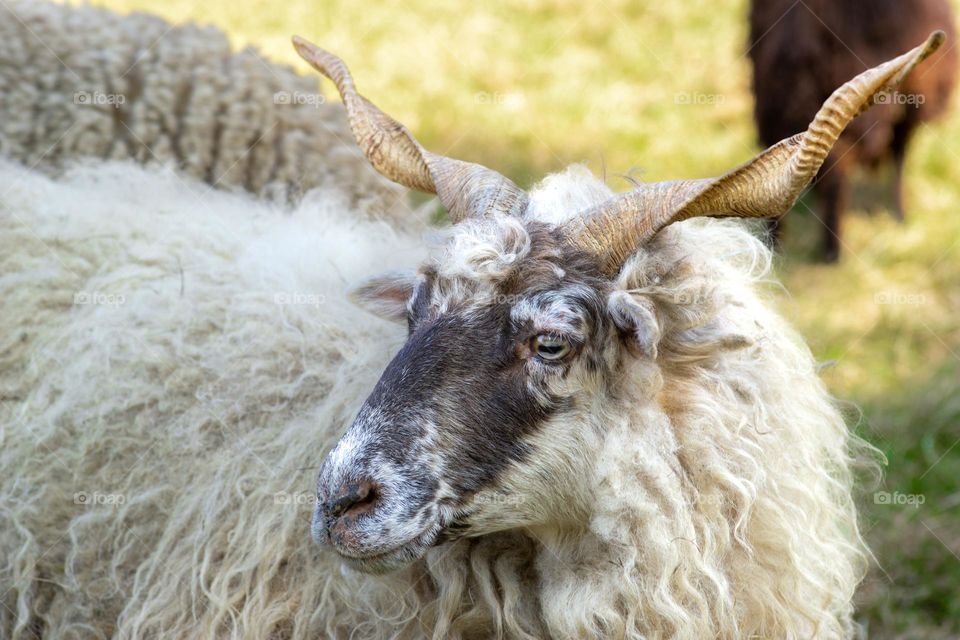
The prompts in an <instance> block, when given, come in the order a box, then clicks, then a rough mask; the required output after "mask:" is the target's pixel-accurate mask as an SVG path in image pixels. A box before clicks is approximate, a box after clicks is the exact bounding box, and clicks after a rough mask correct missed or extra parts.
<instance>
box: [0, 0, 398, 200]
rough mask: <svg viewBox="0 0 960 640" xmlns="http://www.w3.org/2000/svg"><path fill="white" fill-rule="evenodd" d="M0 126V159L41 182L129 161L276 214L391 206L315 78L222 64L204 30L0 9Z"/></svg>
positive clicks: (224, 46)
mask: <svg viewBox="0 0 960 640" xmlns="http://www.w3.org/2000/svg"><path fill="white" fill-rule="evenodd" d="M0 113H3V118H0V153H3V154H5V155H7V156H9V157H11V158H14V159H17V160H19V161H20V162H22V163H24V164H26V165H28V166H32V167H34V166H35V167H37V168H39V169H42V170H46V171H47V172H50V173H57V172H59V171H62V170H63V169H64V167H65V165H66V164H68V163H69V162H70V161H72V160H74V159H76V158H84V157H90V158H104V159H132V160H136V161H137V162H140V163H144V164H147V163H150V164H153V163H156V164H162V165H167V166H173V167H175V168H176V169H177V170H178V171H180V172H181V173H182V174H184V175H187V176H191V177H194V178H197V179H199V180H202V181H204V182H206V183H207V184H210V185H212V186H215V187H218V188H221V189H245V190H247V191H250V192H252V193H255V194H258V195H260V196H263V197H266V198H268V199H271V200H274V201H277V202H295V201H297V200H299V199H300V198H301V197H302V196H303V195H304V194H305V193H306V192H308V191H309V190H310V189H312V188H315V187H336V188H338V189H340V190H341V191H342V192H344V193H347V194H348V195H350V200H349V205H350V207H351V209H353V210H357V211H370V212H372V213H375V214H379V215H383V214H385V213H388V212H393V211H394V210H395V208H394V207H391V206H390V204H391V203H392V202H394V201H396V200H399V199H401V198H402V197H404V192H403V191H402V190H400V189H399V188H398V187H397V186H396V185H393V184H391V183H390V182H388V181H387V180H386V179H384V178H383V177H381V176H380V175H379V174H377V173H376V172H375V171H374V170H373V169H372V168H371V167H370V166H369V164H368V163H367V162H365V161H364V159H363V156H362V154H361V153H360V151H359V150H358V149H357V148H356V145H355V144H354V143H353V136H352V135H351V133H350V130H349V127H348V126H347V122H346V117H345V115H344V113H343V109H342V107H341V106H340V105H339V104H338V103H336V102H333V103H328V102H327V101H326V99H325V98H324V96H323V95H322V94H321V93H320V91H319V87H318V83H317V78H316V77H307V76H301V75H298V74H297V73H295V72H294V71H293V70H292V69H291V68H289V67H287V66H284V65H278V64H276V63H273V62H270V61H268V60H266V59H264V58H263V57H261V56H260V54H259V53H258V52H257V51H256V50H254V49H253V48H251V47H247V48H244V49H242V50H240V51H236V52H234V51H233V50H232V48H231V45H230V42H229V40H228V38H227V36H226V35H225V34H224V33H223V32H222V31H221V30H219V29H217V28H215V27H212V26H199V25H195V24H184V25H179V26H174V25H171V24H169V23H168V22H166V21H164V20H163V19H161V18H158V17H156V16H152V15H149V14H144V13H131V14H129V15H119V14H117V13H113V12H110V11H107V10H104V9H99V8H95V7H91V6H69V5H60V4H54V3H51V2H45V1H37V0H7V1H5V2H2V3H0ZM191 183H192V182H191ZM185 184H186V183H185ZM195 191H196V193H197V197H198V198H200V199H202V197H203V195H204V194H205V192H206V191H208V189H207V188H205V187H203V186H201V187H199V188H197V187H195Z"/></svg>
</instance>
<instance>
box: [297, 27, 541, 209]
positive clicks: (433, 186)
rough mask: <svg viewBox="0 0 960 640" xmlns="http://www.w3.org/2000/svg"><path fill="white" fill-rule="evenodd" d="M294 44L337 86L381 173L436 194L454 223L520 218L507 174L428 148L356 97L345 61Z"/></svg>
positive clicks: (520, 205) (519, 202) (519, 197)
mask: <svg viewBox="0 0 960 640" xmlns="http://www.w3.org/2000/svg"><path fill="white" fill-rule="evenodd" d="M293 46H294V48H295V49H296V50H297V53H299V54H300V57H301V58H303V59H304V60H306V61H307V62H309V63H310V65H311V66H313V68H314V69H316V70H317V71H319V72H320V73H322V74H323V75H324V76H326V77H327V78H328V79H330V80H331V81H332V82H333V84H335V85H336V87H337V90H338V91H339V92H340V96H341V98H342V99H343V104H344V106H345V107H346V109H347V117H348V119H349V121H350V129H351V130H352V131H353V136H354V138H356V140H357V144H358V145H359V146H360V149H361V150H363V153H364V155H366V156H367V160H369V161H370V164H372V165H373V167H374V168H375V169H376V170H377V171H379V172H380V173H381V174H383V175H384V176H386V177H387V178H389V179H390V180H393V181H394V182H397V183H399V184H402V185H403V186H405V187H408V188H411V189H417V190H419V191H426V192H428V193H435V194H437V196H438V197H439V198H440V202H441V203H443V206H444V207H446V209H447V211H448V212H449V214H450V219H451V221H452V222H454V223H457V222H460V221H461V220H464V219H465V218H469V217H476V216H484V215H489V214H492V213H502V214H506V215H515V216H519V215H522V214H523V212H524V211H525V210H526V208H527V194H526V193H525V192H524V191H523V189H521V188H520V187H518V186H517V185H515V184H514V183H513V182H512V181H510V180H509V179H508V178H506V177H505V176H502V175H500V174H499V173H497V172H496V171H493V170H491V169H487V168H486V167H483V166H480V165H478V164H473V163H472V162H463V161H461V160H454V159H453V158H447V157H444V156H438V155H435V154H433V153H430V152H429V151H427V150H426V149H424V148H423V147H422V146H421V145H420V143H419V142H417V140H416V138H414V137H413V134H411V133H410V131H409V130H408V129H407V128H406V127H405V126H403V125H402V124H400V123H399V122H397V121H396V120H394V119H393V118H391V117H390V116H388V115H387V114H385V113H384V112H383V111H381V110H380V109H378V108H377V107H376V106H375V105H374V104H373V103H371V102H370V101H369V100H367V99H366V98H364V97H363V96H362V95H360V94H359V93H357V90H356V87H355V86H354V83H353V76H351V75H350V70H349V69H347V65H346V64H344V62H343V60H341V59H340V58H338V57H337V56H335V55H333V54H332V53H330V52H328V51H324V50H323V49H321V48H320V47H318V46H316V45H314V44H311V43H310V42H307V41H306V40H304V39H303V38H301V37H299V36H294V37H293Z"/></svg>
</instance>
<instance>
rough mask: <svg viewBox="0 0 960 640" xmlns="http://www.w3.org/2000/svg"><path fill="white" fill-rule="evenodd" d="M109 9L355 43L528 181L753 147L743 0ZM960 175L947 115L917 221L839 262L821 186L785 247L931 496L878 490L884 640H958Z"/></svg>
mask: <svg viewBox="0 0 960 640" xmlns="http://www.w3.org/2000/svg"><path fill="white" fill-rule="evenodd" d="M953 1H954V3H955V5H957V6H956V8H958V9H960V0H953ZM94 4H99V5H103V6H108V7H111V8H114V9H119V10H122V11H128V10H134V9H140V10H146V11H150V12H153V13H158V14H160V15H162V16H164V17H165V18H167V19H169V20H172V21H174V22H183V21H187V20H192V21H198V22H201V23H212V24H215V25H217V26H219V27H220V28H222V29H224V30H226V31H227V32H228V33H229V34H231V37H232V39H233V41H234V44H235V45H241V46H242V45H247V44H253V45H256V46H257V47H258V48H259V49H260V50H261V51H262V52H264V53H265V54H266V55H267V56H269V57H270V58H272V59H274V60H278V61H282V62H287V63H290V64H292V65H294V66H295V67H296V68H298V69H299V70H301V71H303V72H308V69H307V67H306V65H305V64H303V63H302V62H301V61H300V60H299V59H297V58H296V56H295V55H294V53H293V51H292V49H291V47H290V45H289V37H290V35H291V34H293V33H298V34H300V35H303V36H305V37H307V38H309V39H311V40H313V41H315V42H317V43H320V44H321V45H322V46H324V47H326V48H328V49H330V50H332V51H334V52H336V53H338V54H339V55H341V56H342V57H343V58H344V59H345V60H346V61H347V62H348V63H349V64H350V66H351V69H352V70H353V73H354V75H355V77H356V78H357V81H358V83H359V86H360V87H361V90H362V91H363V92H364V93H365V94H366V95H367V96H368V97H370V98H371V99H372V100H373V101H374V102H375V103H377V104H378V105H380V106H381V107H383V108H384V109H385V110H386V111H387V112H389V113H391V114H392V115H394V116H395V117H397V118H398V119H399V120H401V121H402V122H404V123H405V124H407V125H408V126H409V127H410V128H411V129H412V130H413V131H414V132H416V135H417V136H418V138H420V140H421V141H422V142H424V143H425V144H426V145H427V146H428V147H430V148H431V149H432V150H434V151H437V152H442V153H445V154H448V155H453V156H457V157H461V158H464V159H468V160H472V161H477V162H482V163H484V164H487V165H489V166H491V167H494V168H497V169H498V170H500V171H502V172H503V173H506V174H507V175H509V176H511V177H512V178H514V179H515V180H516V181H517V182H519V183H521V184H523V185H530V184H532V183H533V182H535V181H536V180H537V179H539V177H541V176H543V175H544V174H546V173H549V172H552V171H556V170H558V169H561V168H563V167H565V166H566V165H568V164H570V163H573V162H586V163H587V164H588V165H589V166H590V167H591V168H592V169H593V170H594V171H595V172H597V173H600V172H603V173H605V174H606V175H607V176H608V178H609V179H610V181H611V184H613V185H614V186H615V188H618V189H625V188H627V186H628V185H627V183H626V182H625V181H623V180H619V179H617V178H616V176H617V175H618V174H628V173H632V174H633V175H636V176H638V177H642V178H643V179H645V180H661V179H671V178H678V177H701V176H708V175H715V174H717V173H719V172H722V171H724V170H725V169H727V168H730V167H732V166H734V165H736V164H739V163H740V162H743V161H744V160H746V159H747V158H749V157H750V156H751V155H752V154H753V153H755V152H756V151H757V147H756V143H755V135H754V130H753V127H752V120H751V113H750V109H751V97H750V92H749V86H750V75H749V74H750V71H749V65H748V63H747V61H746V59H745V57H744V51H745V48H746V44H745V43H746V10H747V9H746V1H745V0H733V1H731V2H726V3H721V4H718V3H715V2H710V1H709V0H684V1H683V2H662V3H661V2H651V1H646V2H629V1H627V0H601V1H600V2H598V3H594V4H591V5H589V6H588V5H584V4H583V3H580V2H576V1H574V0H552V1H547V0H520V1H517V2H505V1H502V0H496V1H491V2H485V3H471V4H467V3H449V2H444V1H442V0H406V1H400V0H376V1H369V2H363V3H357V2H349V1H347V0H328V1H326V2H323V3H320V2H315V1H308V0H287V1H286V2H283V3H282V4H278V3H276V2H273V1H270V2H268V1H267V0H244V1H242V2H232V1H227V0H209V1H208V2H204V3H198V2H196V1H195V0H165V1H164V2H159V1H158V0H96V1H95V2H94ZM324 90H325V92H327V93H328V94H329V93H330V90H329V87H325V89H324ZM958 100H960V98H958ZM865 178H866V177H865ZM880 178H881V179H882V178H883V176H880ZM958 185H960V111H958V109H953V110H952V111H951V114H950V115H949V116H948V117H947V118H945V119H944V120H942V121H940V122H938V123H936V124H935V125H932V126H930V127H925V128H924V129H923V130H921V131H920V132H919V135H918V137H917V140H916V142H915V144H914V147H913V150H912V154H911V155H910V159H909V165H908V170H907V188H908V222H907V224H905V225H898V224H896V223H895V222H894V221H893V220H892V219H891V218H890V216H889V215H887V212H886V211H885V210H880V211H877V212H875V213H874V214H873V215H871V214H870V213H868V212H867V211H865V210H864V209H863V208H862V207H855V210H854V211H853V212H851V214H850V215H849V216H848V218H847V224H846V229H845V236H844V243H845V245H846V246H845V248H844V250H845V253H844V257H843V260H842V261H841V263H840V264H839V265H836V266H825V265H820V264H817V263H816V262H815V261H814V260H813V259H812V258H813V256H814V255H815V254H816V249H817V247H818V243H819V238H820V225H819V223H818V222H817V221H816V220H815V219H814V218H813V216H811V215H809V213H808V212H804V209H809V208H810V207H812V206H813V205H814V203H813V202H812V200H811V199H810V198H809V197H805V198H804V199H803V200H802V201H801V203H800V204H799V205H798V207H797V209H798V211H797V212H794V213H793V214H792V215H791V217H790V219H789V228H788V230H787V244H786V248H785V255H784V257H783V258H782V259H780V260H779V263H778V269H779V271H780V275H781V276H782V278H783V279H784V282H785V284H786V289H787V291H788V292H789V294H788V297H786V298H785V299H784V300H783V302H782V307H783V310H784V312H785V313H786V314H787V316H788V317H790V318H791V319H792V320H793V322H794V323H795V324H796V325H797V327H798V328H799V329H800V330H801V332H802V333H803V335H804V336H805V337H806V339H807V340H808V342H809V344H810V346H811V348H812V349H813V352H814V353H815V355H816V356H817V357H818V359H820V360H822V361H824V362H825V363H827V364H828V365H829V366H827V367H825V369H824V377H825V379H826V381H827V383H828V384H829V386H830V388H831V390H832V391H833V392H834V393H835V394H836V395H837V396H838V397H840V398H843V399H849V400H850V401H851V402H852V403H854V405H855V406H856V407H858V408H859V409H860V410H862V416H860V415H859V413H858V411H857V410H853V409H852V410H851V411H850V415H851V422H852V423H853V424H855V425H856V428H857V429H858V430H859V431H860V432H862V433H863V434H864V435H865V436H866V437H867V438H868V439H869V440H870V441H871V442H873V443H874V444H875V445H876V446H877V447H878V448H880V449H881V450H882V451H883V452H884V453H885V454H886V455H887V458H888V460H889V465H888V468H887V472H886V479H885V482H884V484H883V487H882V488H883V489H884V490H886V491H889V492H893V491H899V492H900V493H905V494H922V495H923V496H924V498H925V502H924V504H923V505H921V506H919V507H912V506H894V505H880V504H875V503H874V500H873V494H872V489H870V490H867V491H865V492H864V497H863V513H864V524H865V528H866V529H867V531H868V538H869V540H870V542H871V544H872V546H873V548H874V551H875V553H876V555H877V557H878V559H879V563H880V567H882V568H878V569H876V570H874V571H873V572H872V573H871V576H870V578H869V579H868V581H867V583H866V585H865V587H864V589H863V590H862V593H861V596H860V598H861V612H860V614H859V615H860V618H861V619H862V621H863V622H864V623H865V624H867V625H868V628H869V632H870V636H871V637H877V638H894V637H898V638H930V639H934V638H948V637H949V638H956V637H958V635H957V634H960V597H958V596H960V558H958V554H960V486H958V478H960V444H958V440H960V399H958V395H960V394H958V390H960V313H958V312H960V206H958V205H960V187H958ZM881 209H883V208H882V207H881Z"/></svg>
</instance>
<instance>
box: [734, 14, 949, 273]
mask: <svg viewBox="0 0 960 640" xmlns="http://www.w3.org/2000/svg"><path fill="white" fill-rule="evenodd" d="M934 29H941V30H943V31H945V32H946V33H947V34H948V37H950V38H953V36H954V24H953V12H952V11H951V9H950V4H949V2H948V0H870V2H863V1H862V0H806V1H805V2H794V0H752V1H751V3H750V35H749V41H750V42H749V55H750V60H751V62H752V65H753V93H754V97H755V102H754V120H755V121H756V125H757V129H758V132H759V135H760V141H761V143H762V144H764V145H770V144H773V143H775V142H776V141H778V140H781V139H782V138H785V137H786V136H788V135H791V134H794V133H796V132H797V131H800V130H802V129H803V127H805V126H806V124H807V122H809V121H810V118H811V117H813V114H815V113H816V112H817V109H818V108H819V107H820V105H821V104H822V103H823V101H824V100H825V99H826V98H827V96H829V95H830V93H831V92H832V91H833V89H834V87H836V86H837V85H838V84H839V83H840V82H843V81H844V80H845V79H847V78H849V77H851V76H853V75H854V74H856V73H858V72H860V71H863V70H864V69H866V68H868V67H871V66H873V65H876V64H878V63H879V62H881V61H882V60H886V59H887V58H889V57H891V56H893V55H895V54H896V53H897V52H899V51H902V50H904V49H906V48H907V47H908V46H910V45H911V44H912V43H913V42H915V41H917V40H919V39H920V38H922V37H923V36H924V35H926V34H927V33H929V32H930V31H932V30H934ZM956 72H957V53H956V50H955V48H954V47H949V48H947V49H945V50H943V51H940V52H937V54H936V55H935V56H934V57H933V58H932V59H931V60H930V61H929V62H928V63H927V64H926V65H925V66H924V68H923V69H921V70H920V72H919V73H916V74H914V75H913V76H911V77H910V79H909V80H907V81H906V82H905V83H904V85H903V86H902V88H901V90H900V92H899V93H896V94H891V95H889V96H885V97H884V98H885V100H884V102H885V104H882V105H881V106H878V107H877V108H876V109H871V110H870V111H869V112H868V113H866V114H864V115H863V116H861V117H859V118H857V119H856V120H854V121H853V122H852V123H851V125H850V126H849V127H848V128H847V130H846V131H845V132H844V134H843V135H842V136H841V137H840V141H839V142H838V143H837V146H836V147H834V151H833V153H832V154H831V156H830V157H829V158H828V159H827V161H826V162H825V163H824V166H823V169H822V170H821V172H820V174H819V176H818V177H817V180H816V181H815V183H814V191H815V193H816V195H817V198H818V201H819V209H820V211H819V215H818V219H819V220H820V221H821V223H822V224H823V226H824V230H823V256H824V259H825V260H826V261H828V262H833V261H836V260H837V259H838V258H839V256H840V248H841V244H842V242H843V241H842V233H841V227H842V218H843V212H844V210H845V209H846V206H847V199H848V188H849V187H848V177H849V174H850V170H851V168H852V167H853V166H855V165H861V166H866V167H869V168H873V167H876V166H877V165H879V164H880V163H881V162H883V161H885V160H887V159H892V163H893V202H892V212H893V215H894V216H895V218H896V219H897V220H900V221H903V220H904V205H903V186H902V181H903V167H904V162H905V159H906V153H907V147H908V146H909V143H910V140H911V139H912V137H913V134H914V132H915V131H916V129H917V127H918V126H920V125H921V124H923V123H925V122H928V121H930V120H932V119H934V118H936V117H937V116H939V115H941V114H942V113H943V112H944V111H945V110H946V109H947V107H948V103H949V99H950V94H951V92H952V90H953V86H954V84H955V81H956ZM770 227H771V233H772V239H773V240H774V244H777V243H778V241H779V238H780V231H781V230H780V228H779V226H778V224H777V223H776V222H771V224H770Z"/></svg>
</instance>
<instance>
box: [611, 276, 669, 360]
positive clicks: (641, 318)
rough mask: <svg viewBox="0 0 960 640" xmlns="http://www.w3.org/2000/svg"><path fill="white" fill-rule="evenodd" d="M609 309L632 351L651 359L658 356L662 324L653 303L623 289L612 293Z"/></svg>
mask: <svg viewBox="0 0 960 640" xmlns="http://www.w3.org/2000/svg"><path fill="white" fill-rule="evenodd" d="M607 309H608V311H609V312H610V317H611V318H612V319H613V323H614V324H615V325H616V326H617V328H618V329H619V330H620V332H621V333H622V334H623V335H624V337H625V339H626V341H627V346H628V347H629V348H630V349H631V350H632V351H634V352H636V353H637V354H639V355H641V356H643V357H646V358H650V359H653V358H656V357H657V344H658V343H659V342H660V324H659V323H658V322H657V316H656V314H655V313H654V309H653V303H651V302H650V301H649V300H647V299H646V298H643V297H640V296H635V295H631V294H630V293H629V292H627V291H622V290H621V291H614V292H613V293H611V294H610V297H609V298H608V299H607Z"/></svg>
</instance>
